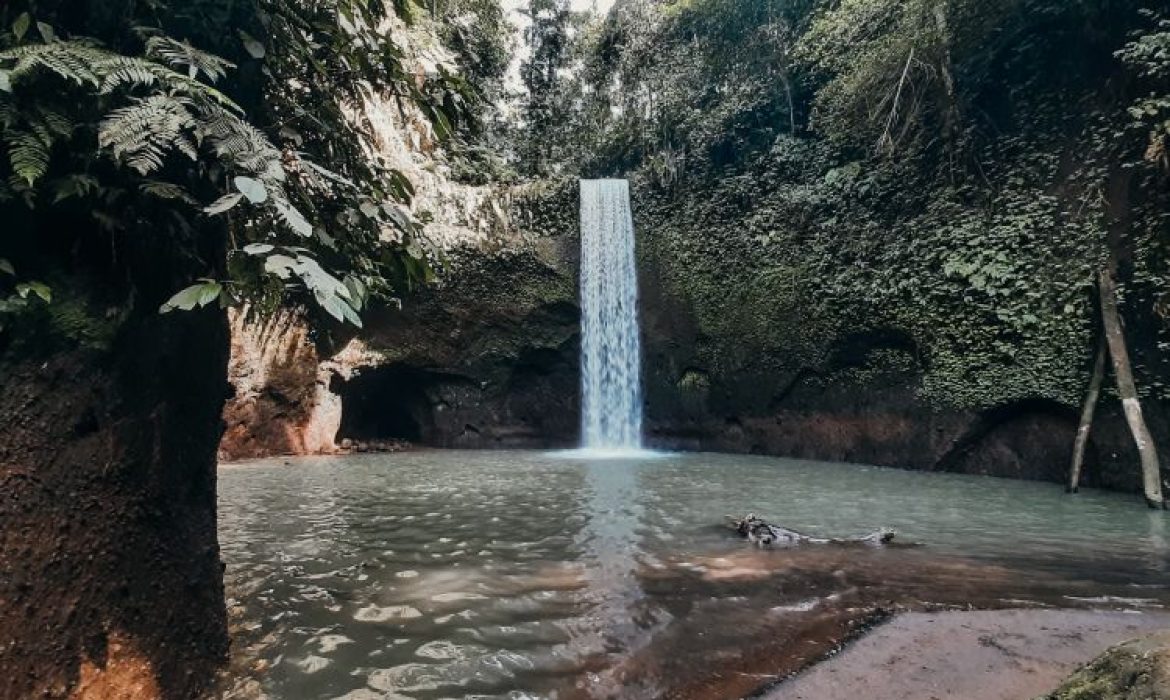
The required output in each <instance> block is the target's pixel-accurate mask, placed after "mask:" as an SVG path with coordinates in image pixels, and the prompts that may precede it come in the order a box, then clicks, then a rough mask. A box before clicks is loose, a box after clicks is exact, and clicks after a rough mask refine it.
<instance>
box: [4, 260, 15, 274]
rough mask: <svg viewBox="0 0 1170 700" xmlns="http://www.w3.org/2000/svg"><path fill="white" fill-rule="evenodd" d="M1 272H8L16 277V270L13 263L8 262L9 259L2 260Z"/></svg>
mask: <svg viewBox="0 0 1170 700" xmlns="http://www.w3.org/2000/svg"><path fill="white" fill-rule="evenodd" d="M0 272H7V273H8V274H10V275H15V274H16V268H14V267H13V266H12V263H10V262H8V259H7V258H0Z"/></svg>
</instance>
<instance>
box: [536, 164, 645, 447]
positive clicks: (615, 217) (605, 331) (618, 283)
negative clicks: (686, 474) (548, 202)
mask: <svg viewBox="0 0 1170 700" xmlns="http://www.w3.org/2000/svg"><path fill="white" fill-rule="evenodd" d="M641 350H642V349H641V342H640V338H639V327H638V271H637V267H636V264H635V257H634V220H633V215H632V212H631V210H630V187H629V183H628V182H627V181H626V180H582V181H581V447H580V449H577V450H570V451H566V452H560V453H558V454H559V455H561V456H566V457H571V458H578V459H644V458H648V457H654V456H656V455H657V453H654V452H651V451H648V450H644V449H643V448H642V352H641Z"/></svg>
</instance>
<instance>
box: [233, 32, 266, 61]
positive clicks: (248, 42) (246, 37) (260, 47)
mask: <svg viewBox="0 0 1170 700" xmlns="http://www.w3.org/2000/svg"><path fill="white" fill-rule="evenodd" d="M239 32H240V40H241V41H243V42H244V50H245V51H247V52H248V55H249V56H251V57H252V58H264V54H265V53H267V52H266V51H265V50H264V44H261V43H260V42H259V41H257V40H256V38H255V37H253V36H252V35H251V34H249V33H248V32H245V31H244V30H243V29H241V30H239Z"/></svg>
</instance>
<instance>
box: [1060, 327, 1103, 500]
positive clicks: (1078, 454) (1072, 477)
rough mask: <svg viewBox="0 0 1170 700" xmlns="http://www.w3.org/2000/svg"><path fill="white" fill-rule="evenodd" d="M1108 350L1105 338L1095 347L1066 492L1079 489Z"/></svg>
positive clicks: (1074, 491)
mask: <svg viewBox="0 0 1170 700" xmlns="http://www.w3.org/2000/svg"><path fill="white" fill-rule="evenodd" d="M1108 352H1109V349H1108V347H1107V345H1106V342H1105V338H1103V337H1102V338H1101V342H1100V344H1099V345H1098V347H1097V358H1096V360H1095V361H1094V362H1093V376H1092V378H1091V379H1090V380H1089V392H1088V394H1086V395H1085V405H1084V408H1083V409H1082V410H1081V424H1080V425H1079V426H1078V427H1077V439H1076V441H1075V442H1074V443H1073V456H1072V466H1071V468H1070V469H1069V477H1068V492H1069V493H1076V492H1077V491H1078V490H1080V488H1081V468H1082V467H1083V466H1084V462H1085V446H1086V445H1088V444H1089V432H1090V431H1091V430H1092V429H1093V414H1094V413H1096V412H1097V399H1098V398H1100V396H1101V384H1102V382H1103V381H1104V379H1105V356H1106V355H1107V354H1108Z"/></svg>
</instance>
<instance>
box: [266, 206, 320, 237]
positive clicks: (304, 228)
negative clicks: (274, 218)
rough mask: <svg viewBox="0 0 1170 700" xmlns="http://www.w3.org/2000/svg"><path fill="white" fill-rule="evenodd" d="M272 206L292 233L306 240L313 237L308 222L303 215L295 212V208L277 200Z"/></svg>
mask: <svg viewBox="0 0 1170 700" xmlns="http://www.w3.org/2000/svg"><path fill="white" fill-rule="evenodd" d="M272 205H273V206H274V207H276V211H277V212H278V213H279V214H280V218H282V219H284V222H285V223H286V224H288V227H289V228H291V229H292V230H293V233H296V234H297V235H298V236H304V237H306V238H308V237H309V236H312V235H313V225H312V224H310V223H309V220H308V219H306V218H305V215H304V214H302V213H300V212H299V211H297V209H296V207H294V206H292V205H291V204H289V203H288V202H283V201H281V200H279V199H276V200H273V202H272Z"/></svg>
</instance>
